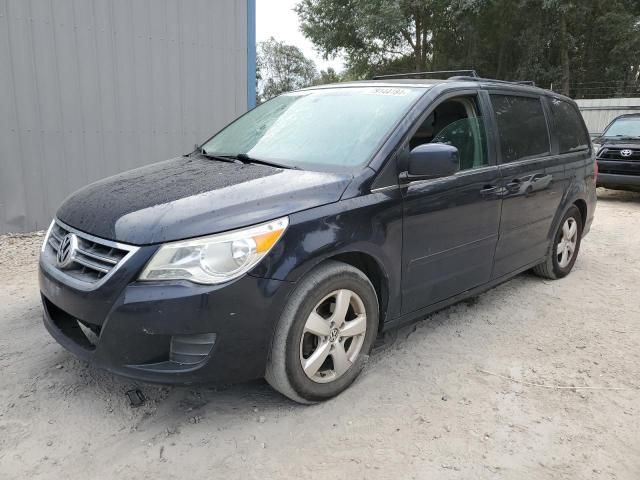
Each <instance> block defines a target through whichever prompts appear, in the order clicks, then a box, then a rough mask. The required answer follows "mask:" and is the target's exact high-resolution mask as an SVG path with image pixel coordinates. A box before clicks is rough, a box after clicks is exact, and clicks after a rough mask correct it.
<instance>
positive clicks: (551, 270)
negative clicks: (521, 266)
mask: <svg viewBox="0 0 640 480" xmlns="http://www.w3.org/2000/svg"><path fill="white" fill-rule="evenodd" d="M581 239H582V215H581V214H580V210H578V207H576V206H575V205H573V206H572V207H571V208H569V210H567V213H565V214H564V217H562V220H561V221H560V224H559V225H558V229H557V230H556V233H555V235H554V237H553V242H552V244H551V245H550V247H549V254H548V255H547V259H546V260H545V261H544V262H543V263H541V264H540V265H537V266H535V267H534V269H533V271H534V272H535V273H536V274H537V275H539V276H541V277H544V278H550V279H556V278H562V277H566V276H567V275H569V272H571V269H572V268H573V265H574V264H575V263H576V258H577V257H578V251H579V250H580V241H581Z"/></svg>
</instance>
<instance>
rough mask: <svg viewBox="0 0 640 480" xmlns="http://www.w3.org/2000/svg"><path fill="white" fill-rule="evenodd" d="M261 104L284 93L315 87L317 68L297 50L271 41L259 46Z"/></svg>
mask: <svg viewBox="0 0 640 480" xmlns="http://www.w3.org/2000/svg"><path fill="white" fill-rule="evenodd" d="M257 63H258V65H257V69H258V71H259V72H260V78H259V80H258V100H259V101H260V102H263V101H265V100H268V99H270V98H273V97H275V96H276V95H280V94H281V93H284V92H289V91H291V90H297V89H299V88H304V87H308V86H310V85H312V84H313V83H314V81H315V80H316V78H317V75H318V74H317V70H316V65H315V63H314V61H313V60H311V59H309V58H306V57H305V56H304V54H303V53H302V51H301V50H300V49H299V48H298V47H296V46H294V45H287V44H286V43H284V42H279V41H277V40H276V39H275V38H273V37H271V38H269V40H266V41H264V42H260V43H259V44H258V58H257Z"/></svg>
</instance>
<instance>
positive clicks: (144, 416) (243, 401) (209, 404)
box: [51, 273, 540, 432]
mask: <svg viewBox="0 0 640 480" xmlns="http://www.w3.org/2000/svg"><path fill="white" fill-rule="evenodd" d="M517 279H519V280H515V281H517V282H518V283H519V284H520V287H519V288H523V289H526V288H528V287H527V286H528V284H529V283H530V282H539V281H540V279H539V278H537V277H535V276H534V275H533V274H530V273H525V274H522V275H519V276H518V277H517ZM513 281H514V280H512V282H513ZM497 288H499V287H497ZM494 290H495V289H492V290H489V291H488V292H485V293H482V294H481V295H479V296H476V297H472V298H470V299H467V300H463V301H461V302H458V303H456V304H454V305H452V306H450V307H447V308H445V309H443V310H439V311H437V312H435V313H433V314H431V315H429V316H427V317H425V318H423V319H421V320H419V321H417V322H414V323H411V324H409V325H406V326H403V327H399V328H395V329H393V330H390V331H388V332H384V333H381V334H379V336H378V338H377V340H376V342H375V344H374V348H373V351H372V353H371V356H370V359H369V362H368V365H367V367H366V368H365V372H364V375H363V376H367V375H368V374H375V369H376V368H380V367H382V368H384V366H383V365H381V363H382V364H384V363H386V362H392V361H393V357H394V355H395V352H396V351H405V350H410V349H412V348H416V345H421V344H423V343H424V342H427V341H428V339H429V338H430V337H431V338H433V336H437V335H438V334H439V333H443V332H442V330H448V331H451V332H457V333H458V334H459V335H464V332H465V325H467V323H468V322H469V316H468V315H465V313H468V312H467V311H468V310H469V309H475V308H476V307H477V306H478V304H482V303H483V302H484V297H485V296H486V295H490V293H489V292H492V291H494ZM494 295H495V294H494ZM490 301H494V300H491V299H490ZM480 307H482V305H480ZM463 317H466V320H465V319H463ZM472 321H473V322H475V321H483V320H481V319H480V318H478V319H474V320H472ZM467 328H468V325H467ZM445 333H446V332H445ZM451 341H455V336H454V337H452V338H451ZM61 357H62V358H61ZM51 360H52V361H54V359H51ZM443 361H444V360H443ZM55 362H56V363H58V367H57V368H60V366H59V365H60V364H62V365H63V366H64V371H65V372H66V374H67V376H66V378H65V380H63V381H62V382H61V383H59V384H58V385H59V386H60V388H62V389H63V390H64V397H65V398H64V401H65V403H67V404H68V405H69V406H70V407H74V403H75V402H78V405H77V406H80V404H85V407H86V406H87V403H88V404H89V405H91V408H89V409H86V408H85V409H83V410H84V412H85V414H86V415H94V414H96V412H101V411H102V412H106V413H108V414H109V415H113V416H114V417H115V419H116V422H117V423H119V424H121V425H122V424H125V425H127V424H128V425H129V428H131V429H132V430H133V431H145V430H146V431H156V430H157V431H159V432H160V431H164V430H165V429H166V430H167V431H168V432H172V431H175V430H178V431H179V430H180V429H181V428H189V425H190V424H191V425H193V424H197V423H201V422H202V423H205V424H207V425H208V426H209V427H213V428H226V427H227V426H228V425H230V424H232V423H237V422H241V423H245V424H251V423H252V422H253V423H264V422H268V421H273V420H274V419H276V420H277V419H278V418H280V417H282V416H284V415H289V414H293V415H294V416H295V415H302V416H306V415H312V414H313V413H312V412H315V414H318V415H324V414H325V413H327V412H329V411H330V410H331V409H332V408H334V407H333V406H332V404H333V403H334V402H339V401H341V399H342V398H343V396H339V397H337V398H336V399H334V400H332V401H329V402H325V403H322V404H317V405H314V406H311V407H308V406H303V405H299V404H297V403H295V402H293V401H291V400H289V399H288V398H286V397H284V396H283V395H281V394H279V393H278V392H276V391H274V390H273V389H272V388H271V387H270V386H269V385H268V383H267V382H266V381H265V380H255V381H252V382H247V383H241V384H229V385H193V386H165V385H155V384H148V383H142V382H138V381H134V380H129V379H126V378H123V377H119V376H116V375H113V374H111V373H109V372H106V371H104V370H100V369H98V368H96V367H94V366H93V365H90V364H87V363H86V362H83V361H81V360H78V359H76V358H75V357H73V356H72V355H71V354H70V353H68V352H66V351H65V352H60V353H59V355H58V356H57V359H56V360H55ZM51 368H56V367H55V366H54V363H51ZM61 371H63V370H57V372H61ZM60 380H62V379H60ZM357 383H358V380H357V381H356V385H355V387H357ZM63 384H64V385H63ZM135 389H139V390H140V391H141V392H142V393H143V395H144V398H145V401H144V403H143V404H142V405H141V406H139V407H135V406H133V405H131V404H130V403H129V399H128V397H127V395H126V392H127V391H129V390H135ZM345 395H347V396H349V395H355V393H352V392H349V391H348V392H345ZM327 414H328V413H327Z"/></svg>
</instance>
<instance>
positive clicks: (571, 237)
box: [556, 217, 578, 268]
mask: <svg viewBox="0 0 640 480" xmlns="http://www.w3.org/2000/svg"><path fill="white" fill-rule="evenodd" d="M577 243H578V223H577V222H576V220H575V219H574V218H573V217H569V218H567V220H566V221H565V222H564V224H563V225H562V236H561V237H560V242H558V245H556V258H557V259H558V265H559V266H560V268H567V266H568V265H569V264H570V263H571V259H572V258H573V254H574V253H575V251H576V244H577Z"/></svg>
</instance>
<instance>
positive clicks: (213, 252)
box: [140, 217, 289, 284]
mask: <svg viewBox="0 0 640 480" xmlns="http://www.w3.org/2000/svg"><path fill="white" fill-rule="evenodd" d="M288 225H289V218H288V217H283V218H279V219H277V220H273V221H271V222H268V223H263V224H261V225H256V226H253V227H247V228H243V229H240V230H235V231H232V232H225V233H220V234H217V235H210V236H207V237H200V238H196V239H192V240H184V241H181V242H174V243H167V244H165V245H163V246H162V247H160V249H159V250H158V251H157V252H156V253H155V255H154V256H153V257H152V258H151V260H150V261H149V263H148V264H147V266H146V267H145V269H144V271H143V272H142V274H141V275H140V280H154V281H155V280H189V281H191V282H195V283H204V284H216V283H223V282H227V281H229V280H231V279H233V278H237V277H239V276H240V275H242V274H244V273H246V272H248V271H249V270H251V268H252V267H254V266H255V265H256V264H257V263H258V262H259V261H260V260H262V258H263V257H264V256H265V255H266V254H267V253H269V251H270V250H271V249H272V248H273V246H274V245H275V244H276V243H277V242H278V240H280V237H282V234H283V233H284V231H285V230H286V228H287V226H288Z"/></svg>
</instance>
